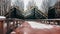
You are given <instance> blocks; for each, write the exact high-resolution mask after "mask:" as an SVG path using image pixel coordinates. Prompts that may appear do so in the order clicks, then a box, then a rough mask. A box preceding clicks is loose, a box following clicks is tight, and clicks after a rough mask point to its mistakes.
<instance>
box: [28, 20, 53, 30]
mask: <svg viewBox="0 0 60 34" xmlns="http://www.w3.org/2000/svg"><path fill="white" fill-rule="evenodd" d="M27 22H28V23H29V24H30V25H31V27H32V28H37V29H45V28H46V29H51V28H53V26H52V25H47V24H42V23H37V22H35V21H27Z"/></svg>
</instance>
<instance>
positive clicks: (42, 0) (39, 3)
mask: <svg viewBox="0 0 60 34" xmlns="http://www.w3.org/2000/svg"><path fill="white" fill-rule="evenodd" d="M16 1H17V0H11V2H12V3H11V5H12V6H13V5H14V4H15V3H14V2H16ZM18 1H23V2H24V11H25V10H27V5H28V3H29V2H31V1H32V0H18ZM34 2H35V4H36V6H37V7H38V9H39V10H41V11H47V9H48V7H49V6H53V5H54V4H55V3H56V2H57V0H34ZM43 3H44V4H45V7H44V6H43ZM48 3H49V6H47V4H48ZM42 7H43V8H44V9H43V8H42Z"/></svg>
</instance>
